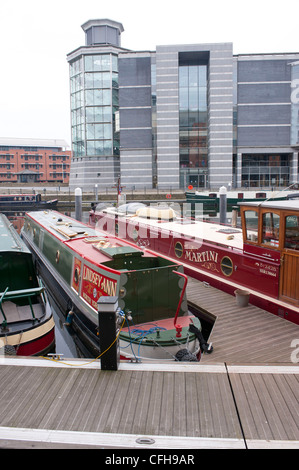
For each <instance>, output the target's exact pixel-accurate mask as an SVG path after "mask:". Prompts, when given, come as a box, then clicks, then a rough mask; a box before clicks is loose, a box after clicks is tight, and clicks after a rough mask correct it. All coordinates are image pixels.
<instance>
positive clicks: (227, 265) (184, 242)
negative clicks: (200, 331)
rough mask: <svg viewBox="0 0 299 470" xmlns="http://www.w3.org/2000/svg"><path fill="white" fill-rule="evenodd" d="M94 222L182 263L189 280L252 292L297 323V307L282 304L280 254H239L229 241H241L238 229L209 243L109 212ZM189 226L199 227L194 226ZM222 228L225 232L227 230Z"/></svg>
mask: <svg viewBox="0 0 299 470" xmlns="http://www.w3.org/2000/svg"><path fill="white" fill-rule="evenodd" d="M90 221H91V223H92V224H93V225H95V226H99V227H101V229H102V230H105V227H106V229H107V230H109V231H111V230H113V228H114V229H116V230H117V231H118V233H121V234H122V235H121V236H122V237H123V238H126V239H127V240H134V241H135V243H137V244H140V245H141V246H146V247H147V248H149V249H151V250H153V251H155V252H156V253H159V254H162V255H165V256H167V257H169V258H170V259H172V260H176V261H179V262H180V263H181V264H182V265H183V266H184V272H185V273H186V274H187V275H189V276H191V277H193V278H195V279H198V280H200V281H203V282H206V283H207V285H211V286H213V287H216V288H218V289H220V290H223V291H225V292H227V293H229V294H231V295H234V293H235V291H236V290H237V289H244V288H245V289H248V291H249V292H250V303H252V304H253V305H256V306H258V307H260V308H262V309H265V310H267V311H269V312H271V313H274V314H275V315H277V316H279V317H281V318H285V319H287V320H289V321H291V322H293V323H296V324H299V309H298V307H297V306H295V305H291V304H288V303H286V302H283V301H280V300H279V278H280V269H281V259H280V253H279V252H277V251H274V250H270V249H267V248H264V249H263V251H262V253H263V257H261V256H260V253H258V252H257V251H256V252H255V251H254V248H253V247H252V246H248V247H246V246H244V249H243V248H242V249H239V248H237V246H233V245H227V239H229V238H230V237H234V236H236V237H237V236H241V237H242V232H241V230H240V229H235V230H234V229H232V228H231V227H230V228H229V231H228V233H227V234H225V232H224V234H223V237H224V238H223V241H222V242H221V241H220V242H215V243H211V242H209V241H208V240H206V239H205V238H204V237H203V238H201V237H200V232H199V233H198V236H194V237H188V236H185V235H184V234H183V233H180V231H179V230H178V228H177V226H176V228H173V229H170V228H165V227H166V225H164V226H163V223H161V224H158V223H156V222H155V223H154V224H151V222H150V221H148V222H147V221H146V220H141V219H140V218H138V217H135V218H133V219H128V218H126V217H115V215H113V214H110V213H98V214H93V215H92V217H91V219H90ZM188 223H189V224H192V223H193V224H194V226H195V224H196V223H195V222H192V221H189V222H188ZM158 225H160V226H158ZM199 226H200V225H199ZM169 227H170V225H169ZM181 227H184V225H182V226H181ZM223 229H224V231H225V227H223ZM182 232H183V230H182ZM234 232H235V233H234ZM238 232H239V233H238Z"/></svg>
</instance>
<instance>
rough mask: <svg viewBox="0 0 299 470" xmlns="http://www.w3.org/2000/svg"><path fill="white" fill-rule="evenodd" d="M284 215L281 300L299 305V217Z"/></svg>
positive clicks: (289, 214)
mask: <svg viewBox="0 0 299 470" xmlns="http://www.w3.org/2000/svg"><path fill="white" fill-rule="evenodd" d="M297 214H298V212H297V213H295V212H293V213H292V212H291V213H287V212H286V213H284V216H283V220H282V230H283V245H282V251H281V272H280V299H281V300H284V301H287V302H290V303H293V304H296V305H298V304H299V216H298V215H297Z"/></svg>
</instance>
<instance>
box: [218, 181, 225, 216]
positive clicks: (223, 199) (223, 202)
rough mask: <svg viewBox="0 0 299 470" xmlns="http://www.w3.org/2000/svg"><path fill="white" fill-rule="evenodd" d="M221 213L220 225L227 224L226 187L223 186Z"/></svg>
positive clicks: (220, 190)
mask: <svg viewBox="0 0 299 470" xmlns="http://www.w3.org/2000/svg"><path fill="white" fill-rule="evenodd" d="M219 198H220V201H219V212H220V223H221V224H226V187H225V186H221V188H220V189H219Z"/></svg>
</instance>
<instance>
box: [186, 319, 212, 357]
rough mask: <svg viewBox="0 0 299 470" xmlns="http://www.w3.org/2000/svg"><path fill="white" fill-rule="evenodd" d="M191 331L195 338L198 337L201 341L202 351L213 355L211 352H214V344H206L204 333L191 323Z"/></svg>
mask: <svg viewBox="0 0 299 470" xmlns="http://www.w3.org/2000/svg"><path fill="white" fill-rule="evenodd" d="M189 331H190V332H191V333H194V334H195V336H196V337H197V339H198V341H199V344H200V349H201V351H202V352H205V353H208V354H211V352H212V351H213V346H212V343H211V344H209V343H207V342H206V340H205V339H204V337H203V334H202V332H201V331H200V330H199V329H198V328H197V327H196V326H195V325H193V323H190V325H189Z"/></svg>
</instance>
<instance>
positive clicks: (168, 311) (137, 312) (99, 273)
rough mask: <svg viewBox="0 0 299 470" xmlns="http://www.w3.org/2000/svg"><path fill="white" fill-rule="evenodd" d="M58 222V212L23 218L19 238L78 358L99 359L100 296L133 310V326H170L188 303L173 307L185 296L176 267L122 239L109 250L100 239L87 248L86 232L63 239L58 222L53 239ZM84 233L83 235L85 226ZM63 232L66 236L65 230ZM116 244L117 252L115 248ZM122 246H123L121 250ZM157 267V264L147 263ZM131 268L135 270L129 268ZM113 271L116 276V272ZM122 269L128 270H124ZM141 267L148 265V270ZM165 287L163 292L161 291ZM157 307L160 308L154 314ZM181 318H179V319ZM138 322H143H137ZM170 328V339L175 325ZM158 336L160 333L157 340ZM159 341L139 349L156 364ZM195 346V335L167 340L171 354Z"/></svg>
mask: <svg viewBox="0 0 299 470" xmlns="http://www.w3.org/2000/svg"><path fill="white" fill-rule="evenodd" d="M32 214H34V213H32ZM47 216H48V218H49V220H50V218H51V220H50V227H52V232H51V230H50V231H49V232H47V231H46V228H45V225H42V223H41V222H40V225H39V224H38V223H37V219H38V218H39V217H40V218H43V223H45V221H44V220H45V218H46V217H47ZM57 217H58V218H59V219H60V217H59V216H57V213H55V216H54V215H53V217H52V215H50V214H49V215H40V213H39V216H37V219H35V218H34V216H33V215H31V214H30V213H29V214H27V222H25V225H24V229H23V232H22V238H23V240H24V241H25V243H26V244H27V245H28V247H29V248H30V250H31V252H32V255H33V258H34V260H35V264H36V268H37V271H38V273H39V275H40V276H41V278H42V279H43V282H44V284H45V286H46V287H47V289H48V291H49V292H50V295H51V297H53V299H54V300H55V303H56V304H57V305H58V307H59V309H60V311H61V313H62V314H63V315H64V316H65V319H66V321H65V323H66V324H68V325H69V327H70V328H71V329H72V330H73V332H74V333H75V337H76V344H77V346H78V349H79V350H81V352H82V355H83V356H85V357H99V356H100V354H101V351H100V338H99V335H98V331H99V319H98V305H97V300H98V298H99V297H101V296H103V295H108V296H116V297H117V298H118V306H119V308H120V309H122V310H123V311H129V310H132V312H133V313H132V317H133V324H135V325H139V324H140V323H145V322H148V321H152V322H153V323H155V325H156V326H157V327H159V321H160V320H161V319H162V318H164V317H165V316H166V317H171V318H172V321H173V317H174V315H175V313H176V310H177V308H178V310H177V313H180V312H182V311H184V312H185V309H187V304H186V306H184V307H183V305H182V304H180V306H179V307H178V301H179V299H180V295H184V294H181V291H182V288H181V287H179V283H180V276H178V275H177V273H176V270H177V269H179V268H180V266H179V265H178V263H173V262H170V261H169V260H168V259H166V258H162V257H160V256H158V257H157V256H156V255H155V254H151V253H150V252H149V253H147V254H145V253H144V252H143V251H142V250H140V249H139V248H138V249H137V247H136V245H133V244H126V243H125V242H123V241H122V240H119V241H117V242H115V240H116V239H115V237H113V241H112V242H111V244H110V247H108V248H107V247H106V246H105V245H106V243H103V244H101V243H102V240H101V241H100V243H99V244H100V248H99V247H98V246H94V244H92V245H91V244H89V243H91V242H90V241H89V240H90V239H91V238H92V239H93V238H94V235H93V231H91V230H90V227H89V232H90V233H84V235H83V236H81V237H78V239H70V240H68V239H66V240H65V238H64V236H62V237H61V234H62V232H63V233H64V234H66V233H67V230H69V229H68V228H67V227H66V226H65V227H63V228H62V226H61V224H60V223H59V224H58V225H57V231H58V232H59V234H60V235H59V236H58V235H56V231H55V233H53V230H54V229H53V222H52V219H54V218H57ZM38 220H39V219H38ZM75 222H76V221H75ZM68 223H69V222H68ZM77 224H78V222H77ZM80 227H81V226H80ZM83 229H84V230H83V231H85V232H86V231H87V226H85V227H83ZM55 230H56V227H55ZM80 230H81V228H80ZM68 233H69V234H70V231H68ZM80 233H81V232H80ZM103 236H104V235H103ZM97 238H98V237H97ZM115 243H116V244H117V245H116V246H117V247H116V246H114V244H115ZM124 244H125V246H122V245H124ZM41 247H42V248H41ZM105 250H106V251H105ZM109 250H112V252H113V250H117V254H116V258H111V257H110V258H109V256H113V255H110V253H111V251H109ZM103 252H104V254H103ZM122 253H123V254H122ZM108 255H109V256H108ZM97 256H100V257H101V258H103V257H104V259H108V258H109V259H110V260H111V261H105V262H103V263H102V264H101V263H99V264H97V262H96V261H95V260H94V259H92V258H91V257H95V258H96V257H97ZM107 256H108V258H107ZM105 257H106V258H105ZM156 262H157V263H158V264H153V265H152V264H151V263H156ZM105 263H108V265H111V267H109V266H108V265H105ZM144 263H146V264H144ZM149 263H150V264H149ZM133 265H134V266H135V268H132V267H131V266H133ZM113 266H114V268H113ZM117 266H118V269H119V270H118V271H117V270H115V269H116V267H117ZM126 266H130V270H129V271H128V269H127V268H126ZM142 266H147V268H145V267H142ZM59 269H60V271H59ZM164 288H165V292H163V289H164ZM184 292H185V290H184ZM181 298H182V297H181ZM182 300H183V298H182ZM157 305H158V306H159V308H158V309H157V310H156V306H157ZM182 309H183V310H182ZM180 315H182V313H180ZM180 315H179V317H178V318H181V317H180ZM69 318H71V320H69ZM146 318H147V320H146ZM149 318H150V319H151V320H149ZM142 319H144V320H143V321H141V320H142ZM171 328H172V330H174V334H173V336H175V333H176V330H175V328H174V324H173V325H172V327H171ZM163 336H164V332H163V331H162V332H161V337H162V338H161V341H162V339H163ZM119 341H120V343H121V344H122V345H123V344H124V345H125V346H126V347H122V346H121V356H122V357H123V358H128V359H131V358H132V354H131V352H129V348H128V346H130V342H131V340H130V338H126V335H125V334H123V335H122V332H120V336H119ZM161 341H160V340H157V341H153V342H152V346H151V347H148V346H149V344H150V341H147V347H146V348H145V349H144V352H145V354H146V357H155V358H157V359H161V358H162V359H163V358H164V357H165V351H164V349H165V348H164V349H163V347H157V343H158V344H160V343H161ZM198 344H199V343H198V340H197V338H196V335H195V334H191V333H190V334H189V333H188V334H185V333H184V335H182V337H181V338H180V339H179V340H175V339H174V340H172V346H174V348H173V351H175V350H176V351H178V350H179V349H181V348H186V347H189V348H191V350H192V351H195V350H196V348H197V349H198ZM196 345H197V346H196ZM139 346H140V345H139ZM169 348H170V345H167V347H166V349H169ZM135 354H136V353H135ZM133 356H134V354H133ZM169 357H170V358H171V360H173V353H172V352H171V353H168V358H169Z"/></svg>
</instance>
